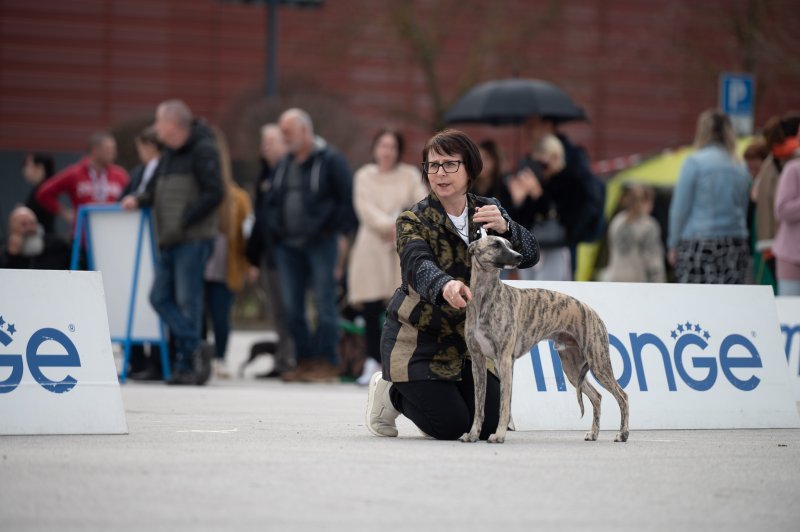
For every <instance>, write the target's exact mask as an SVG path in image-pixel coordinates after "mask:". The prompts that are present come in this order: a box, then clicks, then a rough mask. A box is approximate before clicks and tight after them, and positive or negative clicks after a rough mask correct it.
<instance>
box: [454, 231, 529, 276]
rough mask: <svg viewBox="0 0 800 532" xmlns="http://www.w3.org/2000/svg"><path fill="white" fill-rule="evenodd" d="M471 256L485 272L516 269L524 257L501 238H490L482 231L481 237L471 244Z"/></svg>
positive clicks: (469, 248)
mask: <svg viewBox="0 0 800 532" xmlns="http://www.w3.org/2000/svg"><path fill="white" fill-rule="evenodd" d="M467 249H468V250H469V254H470V255H472V257H473V259H474V260H475V261H477V262H478V264H479V265H480V266H481V268H483V269H484V270H502V269H503V268H509V269H510V268H516V267H517V266H519V263H520V262H522V255H520V254H519V253H517V252H516V251H514V250H513V249H512V248H511V243H510V242H509V241H508V240H506V239H505V238H503V237H500V236H490V235H488V234H486V232H485V231H484V230H483V229H481V237H480V238H479V239H478V240H475V241H474V242H472V243H470V245H469V247H468V248H467Z"/></svg>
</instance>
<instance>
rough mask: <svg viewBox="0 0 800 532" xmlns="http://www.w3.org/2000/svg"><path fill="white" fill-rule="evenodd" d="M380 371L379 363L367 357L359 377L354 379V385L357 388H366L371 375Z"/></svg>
mask: <svg viewBox="0 0 800 532" xmlns="http://www.w3.org/2000/svg"><path fill="white" fill-rule="evenodd" d="M380 370H381V365H380V363H379V362H378V361H377V360H375V359H374V358H372V357H368V358H367V359H366V360H365V361H364V371H362V372H361V376H360V377H359V378H357V379H356V384H358V385H359V386H366V385H367V384H369V380H370V378H371V377H372V375H374V374H375V372H376V371H380Z"/></svg>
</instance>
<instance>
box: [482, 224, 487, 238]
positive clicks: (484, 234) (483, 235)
mask: <svg viewBox="0 0 800 532" xmlns="http://www.w3.org/2000/svg"><path fill="white" fill-rule="evenodd" d="M480 233H481V238H486V237H487V234H486V229H484V228H483V225H481V226H480Z"/></svg>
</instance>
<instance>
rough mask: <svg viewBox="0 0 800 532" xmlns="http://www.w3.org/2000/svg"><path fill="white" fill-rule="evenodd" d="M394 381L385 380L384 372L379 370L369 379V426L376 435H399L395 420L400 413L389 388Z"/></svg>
mask: <svg viewBox="0 0 800 532" xmlns="http://www.w3.org/2000/svg"><path fill="white" fill-rule="evenodd" d="M391 387H392V383H391V382H388V381H385V380H383V374H382V373H381V372H380V371H378V372H376V373H375V374H374V375H373V376H372V378H371V379H370V380H369V391H368V399H367V428H368V429H369V431H370V432H371V433H373V434H374V435H375V436H388V437H390V438H394V437H395V436H397V425H395V422H394V420H395V419H397V416H399V415H400V412H398V411H397V410H396V409H395V407H394V406H392V401H391V400H390V399H389V389H390V388H391Z"/></svg>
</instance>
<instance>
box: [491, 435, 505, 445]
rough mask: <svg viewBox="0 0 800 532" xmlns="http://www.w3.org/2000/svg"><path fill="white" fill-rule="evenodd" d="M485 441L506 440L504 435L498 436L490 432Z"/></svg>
mask: <svg viewBox="0 0 800 532" xmlns="http://www.w3.org/2000/svg"><path fill="white" fill-rule="evenodd" d="M486 441H488V442H489V443H503V442H504V441H506V437H505V436H498V435H497V434H492V435H491V436H489V439H488V440H486Z"/></svg>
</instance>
